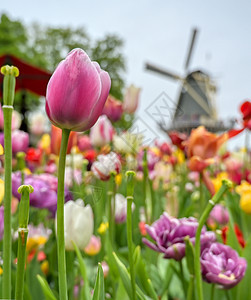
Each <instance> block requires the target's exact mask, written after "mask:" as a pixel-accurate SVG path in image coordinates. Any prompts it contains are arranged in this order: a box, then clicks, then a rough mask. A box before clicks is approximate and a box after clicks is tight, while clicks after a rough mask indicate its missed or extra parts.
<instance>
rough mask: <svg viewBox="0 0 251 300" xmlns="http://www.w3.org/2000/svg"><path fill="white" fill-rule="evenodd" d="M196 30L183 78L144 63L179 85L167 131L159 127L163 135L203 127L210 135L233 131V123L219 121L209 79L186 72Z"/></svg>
mask: <svg viewBox="0 0 251 300" xmlns="http://www.w3.org/2000/svg"><path fill="white" fill-rule="evenodd" d="M197 33H198V30H197V29H193V32H192V36H191V40H190V44H189V48H188V52H187V57H186V60H185V73H186V75H185V76H180V75H178V74H176V73H175V72H172V71H169V70H166V69H162V68H160V67H157V66H155V65H152V64H149V63H146V65H145V66H146V69H147V70H150V71H153V72H155V73H158V74H160V75H163V76H166V77H168V78H169V79H172V80H176V81H179V82H180V83H181V88H180V93H179V96H178V100H177V104H176V110H175V113H174V117H173V120H172V122H171V124H170V125H169V127H166V125H164V124H161V123H160V124H159V126H160V128H161V129H162V130H164V131H165V132H169V131H173V130H175V131H179V132H185V133H189V132H190V131H191V130H192V129H193V128H196V127H198V126H200V125H204V126H205V127H206V128H207V129H208V130H210V131H212V132H217V131H224V130H227V129H229V128H231V127H233V123H234V121H230V122H229V124H228V125H227V124H226V123H223V121H220V120H219V119H218V116H217V110H216V106H215V96H216V91H217V88H216V85H215V82H214V81H213V80H212V78H211V77H210V76H209V75H208V74H207V73H206V72H204V71H202V70H195V71H192V72H190V71H189V64H190V62H191V58H192V54H193V50H194V45H195V41H196V36H197Z"/></svg>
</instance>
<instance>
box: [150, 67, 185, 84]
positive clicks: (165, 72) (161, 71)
mask: <svg viewBox="0 0 251 300" xmlns="http://www.w3.org/2000/svg"><path fill="white" fill-rule="evenodd" d="M145 68H146V70H149V71H153V72H155V73H158V74H161V75H164V76H167V77H170V78H171V79H174V80H181V81H183V80H184V79H183V78H182V77H181V76H179V75H178V74H175V73H173V72H170V71H168V70H166V69H162V68H161V67H157V66H154V65H152V64H149V63H146V64H145Z"/></svg>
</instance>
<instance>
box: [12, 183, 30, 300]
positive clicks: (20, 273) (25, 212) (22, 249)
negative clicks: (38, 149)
mask: <svg viewBox="0 0 251 300" xmlns="http://www.w3.org/2000/svg"><path fill="white" fill-rule="evenodd" d="M33 191H34V189H33V187H32V186H30V185H21V186H20V187H19V189H18V192H19V193H21V194H22V196H21V200H20V204H19V214H18V219H19V228H18V254H17V275H16V300H22V299H23V294H24V273H25V260H26V243H27V237H28V220H29V208H30V193H32V192H33Z"/></svg>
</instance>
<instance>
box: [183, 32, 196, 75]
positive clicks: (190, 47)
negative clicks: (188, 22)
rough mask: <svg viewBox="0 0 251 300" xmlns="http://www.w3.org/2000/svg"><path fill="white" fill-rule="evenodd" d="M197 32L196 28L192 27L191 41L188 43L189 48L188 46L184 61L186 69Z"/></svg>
mask: <svg viewBox="0 0 251 300" xmlns="http://www.w3.org/2000/svg"><path fill="white" fill-rule="evenodd" d="M197 33H198V30H197V28H194V29H193V33H192V37H191V41H190V45H189V48H188V52H187V58H186V63H185V69H186V70H187V68H188V66H189V63H190V60H191V57H192V53H193V49H194V44H195V39H196V35H197Z"/></svg>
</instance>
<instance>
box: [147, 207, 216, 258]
mask: <svg viewBox="0 0 251 300" xmlns="http://www.w3.org/2000/svg"><path fill="white" fill-rule="evenodd" d="M197 227H198V221H197V220H196V219H195V218H192V217H190V218H182V219H176V218H173V217H171V216H169V215H168V214H167V213H166V212H165V213H164V214H163V215H161V216H160V218H159V219H158V220H157V221H155V222H154V223H153V224H152V226H149V225H146V231H147V233H148V234H149V235H150V237H151V238H152V239H153V240H154V242H155V243H153V242H150V241H149V240H147V239H145V238H143V242H144V243H145V244H146V245H147V246H148V247H150V248H151V249H153V250H155V251H158V252H162V253H164V258H173V259H175V260H177V261H179V260H181V259H182V258H183V257H184V256H185V250H186V244H185V237H187V236H189V238H190V241H191V242H192V243H193V244H194V243H195V234H196V230H197ZM214 241H215V234H214V233H213V232H209V231H206V227H203V229H202V232H201V238H200V242H201V248H202V250H203V249H205V247H206V246H207V245H208V244H209V243H212V242H214Z"/></svg>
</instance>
